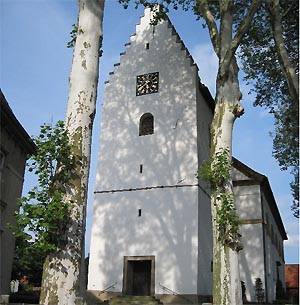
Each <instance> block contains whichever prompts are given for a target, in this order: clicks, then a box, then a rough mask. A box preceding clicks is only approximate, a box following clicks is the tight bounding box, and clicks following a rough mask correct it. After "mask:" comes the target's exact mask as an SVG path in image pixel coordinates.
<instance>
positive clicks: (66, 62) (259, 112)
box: [0, 0, 299, 264]
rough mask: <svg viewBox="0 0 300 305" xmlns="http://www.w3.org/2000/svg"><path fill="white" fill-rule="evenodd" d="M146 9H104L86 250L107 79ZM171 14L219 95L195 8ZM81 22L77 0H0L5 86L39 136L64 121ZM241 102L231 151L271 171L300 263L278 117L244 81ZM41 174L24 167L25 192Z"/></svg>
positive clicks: (0, 83)
mask: <svg viewBox="0 0 300 305" xmlns="http://www.w3.org/2000/svg"><path fill="white" fill-rule="evenodd" d="M142 15H143V9H142V8H139V9H138V10H136V9H134V6H133V5H131V6H130V7H129V8H128V9H127V10H125V9H123V7H122V6H121V5H120V4H118V3H117V1H115V0H106V3H105V10H104V24H103V26H104V29H103V31H104V39H103V56H102V57H101V58H100V79H99V85H98V98H97V113H96V117H95V122H94V130H93V139H92V156H91V170H90V181H89V193H88V207H87V233H86V254H87V253H88V252H89V240H90V230H91V220H92V209H93V191H94V188H95V176H96V167H97V153H98V147H99V132H100V120H101V104H102V97H103V88H104V82H105V81H106V80H108V79H109V72H111V71H113V65H114V64H115V63H118V62H119V60H120V53H121V52H123V51H124V50H125V46H124V44H125V43H127V42H129V36H130V35H131V34H134V33H135V26H136V24H137V23H138V22H139V17H140V16H142ZM169 17H170V19H171V21H172V23H173V25H174V26H175V28H176V30H177V32H178V34H179V35H180V37H181V39H182V40H183V41H184V43H185V45H186V47H187V48H188V49H189V51H190V53H191V54H192V56H193V58H194V60H195V62H196V63H197V65H198V67H199V75H200V78H201V81H202V83H204V84H205V85H206V86H207V87H208V88H209V90H210V91H211V93H212V95H213V96H214V94H215V78H216V72H217V58H216V56H215V54H214V52H213V50H212V47H211V43H210V40H209V37H208V33H207V29H203V28H202V25H201V21H196V18H195V16H194V15H193V14H192V13H190V12H182V11H177V12H176V11H175V12H174V11H172V12H171V13H170V14H169ZM76 22H77V1H76V0H0V88H1V90H2V92H3V94H4V95H5V97H6V99H7V101H8V103H9V105H10V107H11V109H12V110H13V112H14V114H15V116H16V117H17V119H18V120H19V121H20V123H21V124H22V125H23V127H24V128H25V129H26V131H27V132H28V134H29V135H33V136H36V135H38V133H39V130H40V126H41V125H42V124H44V123H51V122H54V123H55V122H56V121H57V120H64V119H65V112H66V105H67V99H68V90H69V88H68V77H69V73H70V70H71V64H72V49H68V48H67V47H66V46H67V42H68V41H70V35H69V32H70V31H71V30H72V24H74V23H76ZM241 90H242V92H243V99H242V103H243V106H244V107H245V114H244V115H243V116H242V117H241V118H239V119H238V120H237V121H236V123H235V125H234V131H233V155H234V156H235V157H236V158H237V159H239V160H240V161H242V162H243V163H245V164H246V165H248V166H249V167H251V168H252V169H254V170H255V171H257V172H259V173H261V174H263V175H265V176H267V177H268V179H269V182H270V185H271V187H272V190H273V193H274V196H275V199H276V201H277V205H278V208H279V211H280V214H281V217H282V220H283V223H284V226H285V229H286V232H287V235H288V238H289V239H288V241H286V242H285V261H286V263H289V264H292V263H299V226H298V220H297V219H296V218H295V217H293V216H292V212H291V210H290V205H291V203H292V196H291V193H290V188H289V183H290V181H291V179H292V178H291V176H290V175H289V173H288V172H283V171H281V170H280V169H279V166H278V164H277V162H276V160H274V158H273V157H272V138H271V136H270V132H272V131H273V130H274V124H273V117H272V115H271V114H269V113H268V111H267V110H265V109H264V108H257V107H253V105H252V104H253V100H254V97H253V96H251V95H248V92H249V87H248V86H247V85H246V84H245V82H243V81H242V75H241ZM35 181H36V180H35V177H34V176H33V174H31V173H28V172H26V174H25V182H24V188H23V194H24V195H25V194H26V192H27V191H28V190H29V189H30V188H31V187H32V186H33V185H34V183H35Z"/></svg>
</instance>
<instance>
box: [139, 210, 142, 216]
mask: <svg viewBox="0 0 300 305" xmlns="http://www.w3.org/2000/svg"><path fill="white" fill-rule="evenodd" d="M141 216H142V209H139V210H138V217H141Z"/></svg>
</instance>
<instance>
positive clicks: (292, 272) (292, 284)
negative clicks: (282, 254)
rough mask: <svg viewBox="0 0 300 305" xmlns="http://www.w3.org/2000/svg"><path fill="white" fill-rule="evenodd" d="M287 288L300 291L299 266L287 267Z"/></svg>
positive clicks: (290, 265)
mask: <svg viewBox="0 0 300 305" xmlns="http://www.w3.org/2000/svg"><path fill="white" fill-rule="evenodd" d="M285 282H286V288H298V289H299V264H288V265H285Z"/></svg>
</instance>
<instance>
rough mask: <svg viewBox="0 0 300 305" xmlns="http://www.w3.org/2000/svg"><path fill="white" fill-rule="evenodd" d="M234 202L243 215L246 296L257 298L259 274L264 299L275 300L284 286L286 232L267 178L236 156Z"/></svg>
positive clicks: (243, 279)
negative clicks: (279, 287)
mask: <svg viewBox="0 0 300 305" xmlns="http://www.w3.org/2000/svg"><path fill="white" fill-rule="evenodd" d="M233 166H234V168H233V173H232V179H233V186H234V195H235V204H236V207H237V212H238V215H239V218H240V223H241V225H240V233H241V235H242V243H243V247H244V248H243V250H242V251H240V253H239V256H240V257H239V258H240V273H241V280H242V281H243V282H244V283H245V287H246V297H247V300H249V301H256V296H255V279H256V278H260V279H261V281H262V283H263V288H264V290H265V300H266V301H268V302H272V301H274V300H276V286H278V285H280V284H279V281H280V282H281V284H282V286H283V287H284V288H285V273H284V252H283V241H284V240H286V239H287V235H286V232H285V229H284V226H283V223H282V220H281V217H280V214H279V211H278V208H277V205H276V202H275V199H274V196H273V192H272V190H271V187H270V184H269V181H268V178H267V177H266V176H264V175H262V174H259V173H257V172H255V171H254V170H252V169H251V168H249V167H248V166H246V165H245V164H243V163H242V162H240V161H238V160H237V159H235V158H234V159H233Z"/></svg>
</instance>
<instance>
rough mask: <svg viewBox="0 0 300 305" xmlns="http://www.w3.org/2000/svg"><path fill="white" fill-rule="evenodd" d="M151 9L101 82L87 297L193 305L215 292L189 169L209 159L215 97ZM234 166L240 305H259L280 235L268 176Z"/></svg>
mask: <svg viewBox="0 0 300 305" xmlns="http://www.w3.org/2000/svg"><path fill="white" fill-rule="evenodd" d="M151 14H152V12H151V11H150V9H146V10H145V15H144V16H142V17H141V19H140V23H139V24H138V25H137V26H136V34H134V35H132V36H131V37H130V42H129V43H127V44H126V45H125V47H126V49H125V51H124V52H123V53H121V54H120V63H118V64H115V67H114V72H111V73H110V79H109V81H107V82H106V84H105V92H104V101H103V110H102V119H101V120H102V122H101V136H100V137H101V141H100V150H99V157H98V169H97V177H96V189H95V198H94V212H93V226H92V236H91V247H90V260H89V275H88V290H89V291H91V292H93V293H94V294H95V295H97V297H99V298H100V299H102V300H105V299H111V298H117V297H118V296H153V297H155V298H156V299H157V300H160V302H162V303H163V304H172V303H173V304H201V303H202V302H208V301H210V300H211V296H212V278H213V268H212V261H213V254H212V224H211V209H210V190H209V188H208V187H207V185H206V183H205V182H203V181H201V180H197V179H196V176H195V174H196V171H197V169H198V168H199V166H200V164H202V163H203V161H205V160H208V159H209V152H210V133H209V129H210V124H211V121H212V117H213V111H214V100H213V98H212V97H211V94H210V92H209V91H208V89H207V87H205V86H204V85H203V84H202V83H201V81H200V79H199V76H198V67H197V65H196V64H195V63H194V61H193V59H192V57H191V55H190V54H189V51H188V50H187V49H186V47H185V45H184V43H183V42H182V40H181V39H180V37H179V35H178V34H177V32H176V30H175V28H174V27H173V25H172V23H171V22H170V20H164V21H161V22H159V23H158V24H157V25H155V26H154V25H151V24H150V21H151ZM233 164H234V169H233V172H232V178H233V181H234V191H235V202H236V206H237V209H238V214H239V216H240V220H241V226H240V231H241V234H242V242H243V245H244V249H243V250H242V251H240V273H241V281H243V287H244V288H245V289H243V291H244V299H245V300H246V299H247V300H248V301H255V300H256V299H255V287H254V285H255V280H256V279H257V278H259V279H261V281H262V284H263V288H264V299H265V300H266V301H269V302H270V301H272V300H275V298H276V284H277V283H278V281H281V282H282V284H283V285H284V257H283V240H284V239H287V237H286V233H285V229H284V226H283V224H282V221H281V218H280V214H279V212H278V209H277V206H276V202H275V199H274V196H273V193H272V190H271V188H270V185H269V183H268V179H267V178H266V177H265V176H263V175H261V174H259V173H257V172H255V171H254V170H252V169H250V168H249V167H247V166H246V165H245V164H243V163H241V162H240V161H238V160H236V159H233ZM149 304H150V303H149Z"/></svg>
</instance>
